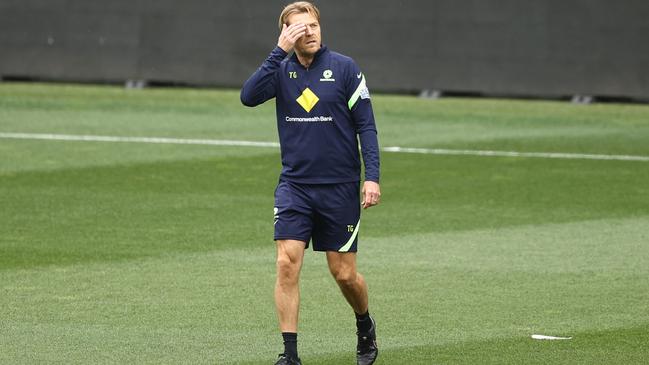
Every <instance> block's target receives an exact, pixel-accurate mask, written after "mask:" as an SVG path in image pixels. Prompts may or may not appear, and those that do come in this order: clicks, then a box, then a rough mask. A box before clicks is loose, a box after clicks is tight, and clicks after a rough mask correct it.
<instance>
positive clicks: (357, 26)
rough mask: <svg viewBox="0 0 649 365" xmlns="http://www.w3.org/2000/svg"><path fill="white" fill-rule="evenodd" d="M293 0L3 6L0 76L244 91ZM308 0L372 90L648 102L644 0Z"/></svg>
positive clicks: (13, 2)
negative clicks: (283, 13)
mask: <svg viewBox="0 0 649 365" xmlns="http://www.w3.org/2000/svg"><path fill="white" fill-rule="evenodd" d="M287 3H288V1H267V0H244V1H209V0H186V1H177V0H176V1H173V0H155V1H154V0H128V1H127V0H112V1H106V0H0V77H1V78H2V80H4V81H31V80H33V81H63V82H84V83H85V82H89V83H125V84H127V85H130V86H143V85H185V86H209V87H234V88H238V87H240V86H241V84H242V83H243V81H244V80H245V79H246V78H247V77H248V76H249V75H250V74H251V73H252V72H253V71H254V70H255V69H256V68H257V67H258V66H259V64H260V63H261V62H262V60H263V59H264V58H265V57H266V55H267V54H268V53H269V52H270V50H271V49H272V48H273V47H274V45H275V44H276V40H277V35H278V28H277V17H278V15H279V12H280V11H281V8H282V7H283V5H285V4H287ZM316 4H317V5H318V6H319V8H320V10H321V12H322V21H321V23H322V32H323V42H324V43H325V44H327V45H328V46H329V47H330V48H331V49H333V50H336V51H338V52H341V53H344V54H347V55H350V56H352V57H353V58H354V59H355V60H356V61H357V63H358V64H359V65H360V66H361V68H362V69H363V70H364V72H365V74H366V75H367V76H368V83H369V85H370V87H371V89H372V90H374V91H383V92H403V93H411V94H412V93H418V94H421V95H423V96H438V95H442V94H456V95H459V94H467V95H485V96H511V97H532V98H537V97H539V98H566V97H568V98H570V97H572V98H575V97H585V98H593V99H595V98H597V99H601V100H606V99H613V100H615V101H640V102H647V101H649V41H648V39H649V2H648V1H646V0H622V1H615V2H612V1H605V0H564V1H553V0H536V1H518V0H459V1H458V0H427V1H423V0H414V1H404V0H400V1H399V0H373V1H369V0H362V1H361V0H352V1H342V0H328V1H319V2H316ZM587 100H589V99H587Z"/></svg>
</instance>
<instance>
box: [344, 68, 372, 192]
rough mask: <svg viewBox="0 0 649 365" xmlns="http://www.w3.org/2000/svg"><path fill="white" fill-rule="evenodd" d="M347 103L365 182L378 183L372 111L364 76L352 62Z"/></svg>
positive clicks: (348, 76) (347, 82) (348, 79)
mask: <svg viewBox="0 0 649 365" xmlns="http://www.w3.org/2000/svg"><path fill="white" fill-rule="evenodd" d="M346 87H347V95H348V98H349V99H348V102H347V106H348V107H349V110H350V112H351V114H352V118H353V120H354V124H355V126H356V133H357V134H358V139H359V140H360V143H361V153H362V155H363V163H364V164H365V181H374V182H377V183H378V182H379V177H380V176H379V175H380V157H379V141H378V136H377V134H378V133H377V130H376V123H375V121H374V111H373V110H372V103H371V101H370V92H369V90H368V89H367V85H366V83H365V75H364V74H363V73H362V72H361V70H360V68H359V67H358V66H357V65H356V63H354V62H352V63H351V66H350V68H349V74H348V75H347V80H346Z"/></svg>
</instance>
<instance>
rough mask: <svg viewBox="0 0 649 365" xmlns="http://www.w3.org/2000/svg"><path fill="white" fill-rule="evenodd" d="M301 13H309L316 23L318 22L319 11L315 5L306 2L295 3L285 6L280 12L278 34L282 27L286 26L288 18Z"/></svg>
mask: <svg viewBox="0 0 649 365" xmlns="http://www.w3.org/2000/svg"><path fill="white" fill-rule="evenodd" d="M301 13H309V14H311V15H313V16H314V17H315V18H316V19H317V20H318V23H319V22H320V10H318V8H316V6H315V5H313V4H311V3H310V2H308V1H296V2H294V3H291V4H288V5H286V7H284V10H282V13H281V14H280V15H279V30H280V32H281V31H282V25H284V24H286V21H287V19H288V17H289V16H291V15H293V14H301Z"/></svg>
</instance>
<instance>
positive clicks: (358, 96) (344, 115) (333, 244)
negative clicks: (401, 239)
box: [241, 1, 381, 365]
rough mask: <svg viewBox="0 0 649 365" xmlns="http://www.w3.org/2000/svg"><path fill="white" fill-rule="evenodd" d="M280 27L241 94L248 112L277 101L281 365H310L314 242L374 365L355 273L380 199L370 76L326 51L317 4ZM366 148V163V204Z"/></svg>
mask: <svg viewBox="0 0 649 365" xmlns="http://www.w3.org/2000/svg"><path fill="white" fill-rule="evenodd" d="M279 28H280V31H281V33H280V36H279V40H278V43H277V47H276V48H275V49H274V50H273V51H272V52H271V53H270V55H269V56H268V58H267V59H266V60H265V61H264V62H263V63H262V65H261V67H260V68H259V69H257V71H256V72H255V73H254V74H253V75H252V76H251V77H250V78H249V79H248V80H247V81H246V83H245V84H244V85H243V89H242V90H241V102H242V103H243V104H244V105H247V106H257V105H259V104H262V103H264V102H265V101H267V100H269V99H272V98H275V99H276V111H277V129H278V132H279V141H280V145H281V156H282V172H281V174H280V178H279V183H278V185H277V188H276V190H275V209H274V210H275V217H274V218H275V241H276V243H277V281H276V284H275V306H276V309H277V316H278V319H279V327H280V331H281V332H282V337H283V340H284V353H282V354H280V356H279V359H278V361H277V363H276V365H277V364H301V362H300V359H299V357H298V352H297V328H298V327H297V326H298V312H299V302H300V293H299V285H298V281H299V276H300V270H301V267H302V261H303V258H304V252H305V250H306V248H308V246H309V242H310V241H311V242H312V244H313V250H315V251H325V252H326V256H327V263H328V265H329V270H330V272H331V274H332V275H333V277H334V278H335V280H336V282H337V283H338V286H339V287H340V290H341V291H342V293H343V295H344V297H345V299H346V300H347V302H348V303H349V304H350V306H351V307H352V309H353V310H354V312H355V313H356V326H357V330H358V332H357V335H358V343H357V351H356V358H357V363H358V364H363V365H366V364H367V365H369V364H373V363H374V360H375V359H376V357H377V355H378V348H377V346H376V332H375V322H374V319H373V318H372V317H370V315H369V312H368V294H367V284H366V283H365V280H364V279H363V276H362V275H361V274H360V273H358V272H357V271H356V248H357V241H358V231H359V228H360V206H361V205H362V206H363V208H368V207H371V206H373V205H376V204H378V203H379V198H380V195H381V193H380V189H379V148H378V140H377V132H376V126H375V123H374V115H373V111H372V105H371V103H370V94H369V91H368V89H367V87H366V85H365V75H363V73H362V72H361V71H360V69H359V68H358V66H357V65H356V64H355V63H354V61H353V60H352V59H351V58H349V57H346V56H343V55H341V54H339V53H335V52H332V51H330V50H329V49H327V47H326V46H324V45H322V43H321V38H320V12H319V10H318V9H317V8H316V7H315V6H314V5H313V4H311V3H309V2H306V1H300V2H295V3H292V4H289V5H287V6H286V7H285V8H284V10H283V11H282V13H281V15H280V18H279ZM291 51H294V53H293V55H292V56H291V57H288V58H287V56H288V55H289V53H290V52H291ZM358 140H360V145H361V150H362V155H363V161H364V164H365V182H364V183H363V190H362V202H359V199H360V195H361V194H360V192H359V188H360V172H361V162H360V156H359V150H358ZM359 203H360V204H359ZM323 311H324V312H325V313H326V308H323Z"/></svg>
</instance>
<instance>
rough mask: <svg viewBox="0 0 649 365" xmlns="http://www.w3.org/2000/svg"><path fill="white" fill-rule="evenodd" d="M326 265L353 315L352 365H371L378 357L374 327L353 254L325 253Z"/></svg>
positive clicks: (363, 282) (362, 279) (363, 283)
mask: <svg viewBox="0 0 649 365" xmlns="http://www.w3.org/2000/svg"><path fill="white" fill-rule="evenodd" d="M327 263H328V264H329V271H330V272H331V275H333V277H334V279H336V283H338V287H339V288H340V291H342V293H343V296H345V299H347V302H348V303H349V305H350V306H351V307H352V309H354V312H355V314H356V329H357V331H358V344H357V346H356V363H357V364H360V365H372V364H373V363H374V361H376V358H377V356H378V354H379V349H378V347H377V345H376V325H375V323H374V319H373V318H372V317H371V316H370V313H369V312H368V294H367V283H365V279H364V278H363V275H361V274H360V273H359V272H358V271H356V253H355V252H345V253H342V252H334V251H329V252H327Z"/></svg>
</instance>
